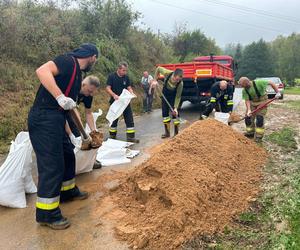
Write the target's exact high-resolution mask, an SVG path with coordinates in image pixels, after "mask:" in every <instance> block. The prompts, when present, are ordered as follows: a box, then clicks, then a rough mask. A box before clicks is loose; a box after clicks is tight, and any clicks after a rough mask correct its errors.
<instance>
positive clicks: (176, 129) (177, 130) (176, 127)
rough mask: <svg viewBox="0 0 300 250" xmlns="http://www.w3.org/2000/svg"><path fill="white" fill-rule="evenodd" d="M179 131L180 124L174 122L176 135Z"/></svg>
mask: <svg viewBox="0 0 300 250" xmlns="http://www.w3.org/2000/svg"><path fill="white" fill-rule="evenodd" d="M178 132H179V124H174V136H176V135H177V134H178Z"/></svg>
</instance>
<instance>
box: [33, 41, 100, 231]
mask: <svg viewBox="0 0 300 250" xmlns="http://www.w3.org/2000/svg"><path fill="white" fill-rule="evenodd" d="M97 57H98V50H97V48H96V47H95V46H94V45H93V44H89V43H87V44H82V45H81V46H80V47H79V48H78V49H75V50H74V51H73V52H71V53H68V54H65V55H61V56H58V57H56V58H55V59H54V60H53V61H49V62H47V63H45V64H43V65H42V66H41V67H39V68H38V69H37V70H36V74H37V76H38V78H39V80H40V82H41V85H40V87H39V90H38V92H37V94H36V98H35V101H34V104H33V106H32V108H31V110H30V112H29V115H28V129H29V135H30V140H31V143H32V146H33V149H34V151H35V154H36V158H37V167H38V192H37V201H36V221H37V222H38V223H40V224H41V225H45V226H49V227H51V228H52V229H65V228H67V227H69V226H70V223H69V221H68V220H67V219H66V218H65V217H63V216H62V214H61V210H60V208H59V203H60V202H64V201H69V200H75V199H85V198H87V197H88V193H87V192H82V191H80V190H79V188H78V187H77V186H76V185H75V178H74V177H75V155H74V152H73V145H72V143H71V141H70V139H69V137H68V135H67V133H66V131H65V124H66V116H67V112H68V110H71V109H73V108H75V107H76V103H75V100H76V98H77V96H78V94H79V91H80V88H81V81H82V76H81V71H85V72H87V71H89V70H90V69H91V68H92V66H93V65H94V63H95V62H96V59H97ZM89 139H90V138H89Z"/></svg>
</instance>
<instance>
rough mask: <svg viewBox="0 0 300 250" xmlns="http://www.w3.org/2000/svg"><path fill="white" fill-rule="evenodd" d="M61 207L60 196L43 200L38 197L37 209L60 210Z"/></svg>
mask: <svg viewBox="0 0 300 250" xmlns="http://www.w3.org/2000/svg"><path fill="white" fill-rule="evenodd" d="M58 206H59V196H56V197H54V198H41V197H37V200H36V207H37V208H39V209H43V210H52V209H55V208H58Z"/></svg>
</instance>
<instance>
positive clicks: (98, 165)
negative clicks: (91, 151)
mask: <svg viewBox="0 0 300 250" xmlns="http://www.w3.org/2000/svg"><path fill="white" fill-rule="evenodd" d="M100 168H102V165H101V163H100V162H99V161H97V160H96V161H95V163H94V166H93V169H100Z"/></svg>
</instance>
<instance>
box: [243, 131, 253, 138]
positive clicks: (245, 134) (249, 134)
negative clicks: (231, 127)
mask: <svg viewBox="0 0 300 250" xmlns="http://www.w3.org/2000/svg"><path fill="white" fill-rule="evenodd" d="M244 136H246V137H247V138H250V139H252V138H254V133H249V132H245V133H244Z"/></svg>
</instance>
